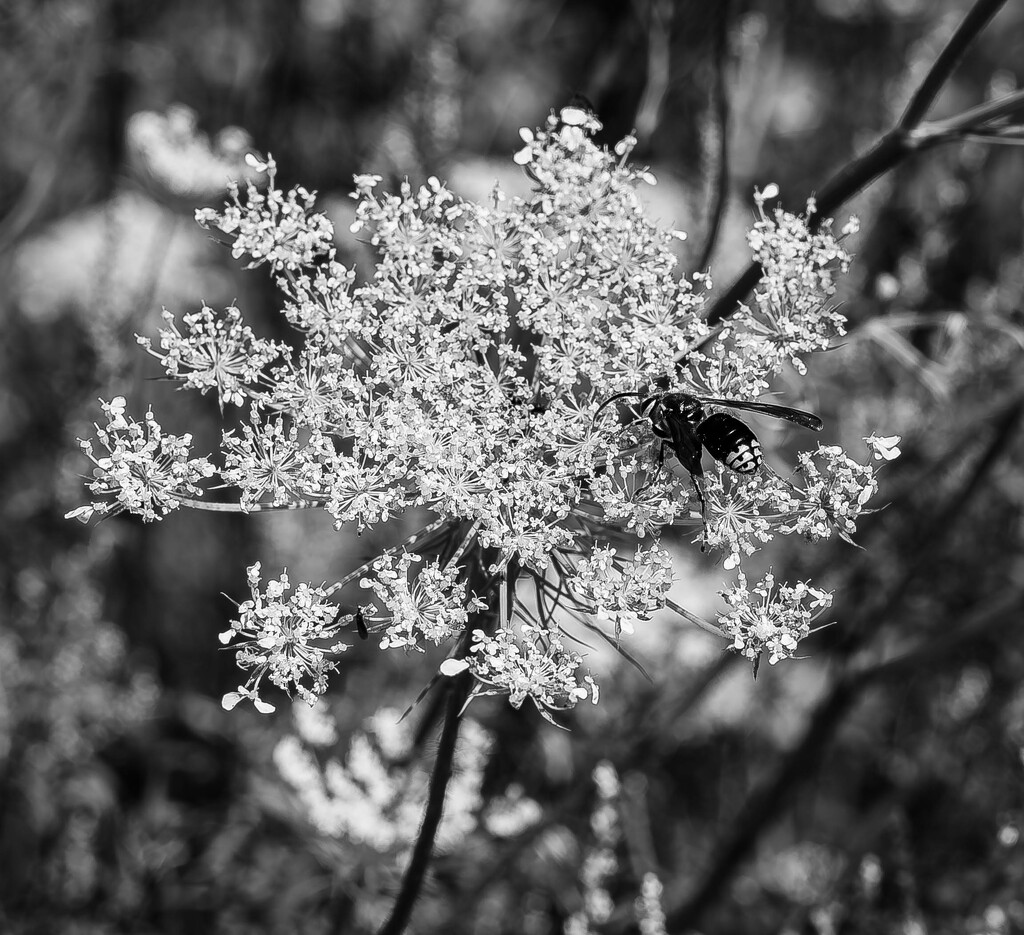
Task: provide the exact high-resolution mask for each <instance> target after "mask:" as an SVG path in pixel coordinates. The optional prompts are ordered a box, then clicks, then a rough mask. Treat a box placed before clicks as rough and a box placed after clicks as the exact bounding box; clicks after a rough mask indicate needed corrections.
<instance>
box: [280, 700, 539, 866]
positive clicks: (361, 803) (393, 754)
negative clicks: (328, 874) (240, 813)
mask: <svg viewBox="0 0 1024 935" xmlns="http://www.w3.org/2000/svg"><path fill="white" fill-rule="evenodd" d="M303 717H306V715H303ZM303 739H305V738H303ZM412 741H413V733H412V730H411V728H410V727H409V726H408V725H407V724H406V723H404V722H402V721H401V713H400V712H399V711H398V710H396V709H393V708H382V709H380V710H379V711H377V712H375V713H374V715H373V716H372V717H370V718H368V719H367V721H366V723H365V724H364V729H363V730H361V731H357V732H356V733H354V734H353V735H352V737H351V738H350V739H349V742H348V748H347V752H346V753H345V755H344V757H343V758H341V759H335V758H333V757H326V758H321V757H318V756H317V755H316V754H315V753H314V751H313V750H311V749H309V748H308V747H307V746H306V745H305V744H304V743H303V740H301V739H300V738H299V737H297V736H289V737H285V738H284V739H283V740H281V741H280V742H279V743H278V745H277V747H276V749H275V751H274V762H275V764H276V765H277V768H278V771H279V772H280V774H281V776H282V777H283V778H284V779H285V780H286V781H287V782H288V783H289V785H291V787H292V788H293V789H294V790H295V792H296V795H297V796H298V800H299V802H300V803H301V806H302V809H303V811H304V813H305V815H306V818H307V819H308V820H309V822H310V823H311V824H312V825H313V826H314V827H315V828H316V829H317V830H318V831H320V832H321V833H322V834H325V835H328V836H330V837H333V838H338V839H340V840H344V841H345V842H346V843H348V844H350V845H362V846H365V847H368V848H370V849H372V850H374V851H376V852H378V853H382V854H389V855H390V856H392V857H393V858H394V860H395V862H396V863H399V864H400V863H401V862H402V861H404V859H405V856H404V855H405V854H406V852H407V850H408V848H409V847H410V846H411V845H412V843H413V841H414V840H415V839H416V834H417V832H418V830H419V827H420V823H421V821H422V815H423V809H424V806H425V804H426V800H427V795H428V789H429V785H430V773H429V770H428V768H427V767H428V764H427V763H425V762H424V761H423V759H422V758H421V757H418V756H411V753H412ZM308 742H309V741H308V740H307V743H308ZM318 745H319V744H318ZM490 747H491V737H490V734H489V733H488V732H487V731H486V730H484V728H482V727H481V726H480V725H479V724H478V723H477V722H476V721H474V720H472V719H471V718H465V719H464V721H463V723H462V729H461V731H460V735H459V739H458V742H457V743H456V747H455V756H454V761H453V765H452V769H453V776H452V779H451V783H450V785H449V787H448V793H447V796H446V799H445V809H444V815H443V817H442V819H441V824H440V827H439V828H438V833H437V838H436V846H437V848H438V849H440V850H441V851H442V852H449V851H452V850H453V849H455V848H456V847H458V846H459V845H460V844H462V843H463V842H464V841H465V840H466V838H467V837H468V836H469V835H471V834H473V833H474V832H475V831H476V829H477V827H478V825H479V821H480V808H481V805H482V804H483V800H482V797H481V793H480V789H481V785H482V783H483V777H484V767H485V765H486V763H487V755H488V752H489V751H490ZM488 809H489V811H488V818H487V821H488V824H489V823H490V822H491V821H494V822H496V823H497V826H499V827H504V828H505V829H506V832H507V833H509V834H513V833H515V830H514V827H513V825H514V824H515V823H516V822H517V823H518V825H519V826H520V827H525V826H526V825H528V824H530V823H532V821H535V820H536V817H537V816H538V815H539V807H538V806H537V803H536V802H534V801H533V800H532V799H530V798H529V797H527V796H525V795H524V794H523V792H522V789H520V788H518V787H512V788H510V790H509V792H508V794H506V795H500V794H499V795H496V796H494V797H493V798H491V799H489V804H488ZM499 815H501V816H504V818H505V824H504V825H502V824H501V822H502V818H499V817H497V816H499ZM513 816H518V818H515V819H513ZM492 833H494V832H492ZM356 853H357V854H358V852H356ZM355 856H356V855H354V857H355Z"/></svg>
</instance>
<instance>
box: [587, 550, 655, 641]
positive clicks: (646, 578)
mask: <svg viewBox="0 0 1024 935" xmlns="http://www.w3.org/2000/svg"><path fill="white" fill-rule="evenodd" d="M569 580H570V582H571V584H570V587H571V590H572V592H573V594H574V595H575V596H576V598H577V599H578V600H580V601H581V602H584V604H585V606H586V609H587V611H588V612H589V613H591V614H594V615H595V616H597V617H600V618H607V619H610V620H613V621H614V622H615V633H616V636H618V634H619V633H620V632H621V631H622V630H625V631H626V632H627V633H630V632H632V625H633V622H634V621H638V620H650V619H651V617H653V616H654V614H655V613H656V612H657V611H659V610H661V608H662V607H664V606H665V596H666V595H667V594H668V590H669V588H670V587H671V586H672V556H671V555H669V553H668V552H667V551H666V550H665V549H663V548H661V547H660V546H655V547H653V548H650V549H643V550H641V549H637V551H636V555H635V556H634V558H633V560H632V561H630V560H623V559H621V558H619V556H618V555H616V550H615V549H614V548H612V547H611V546H600V545H599V546H596V547H595V548H594V550H593V551H592V552H591V553H590V555H589V556H588V557H587V558H585V559H583V560H582V561H581V562H580V563H579V565H578V566H577V567H576V571H575V573H574V574H573V575H572V577H571V578H570V579H569Z"/></svg>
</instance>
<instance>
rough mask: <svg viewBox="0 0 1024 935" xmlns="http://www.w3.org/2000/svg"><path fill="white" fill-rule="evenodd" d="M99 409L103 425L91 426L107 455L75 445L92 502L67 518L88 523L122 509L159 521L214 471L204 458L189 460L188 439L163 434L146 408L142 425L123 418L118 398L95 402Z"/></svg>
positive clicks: (85, 444) (124, 405) (199, 491)
mask: <svg viewBox="0 0 1024 935" xmlns="http://www.w3.org/2000/svg"><path fill="white" fill-rule="evenodd" d="M100 405H101V406H102V408H103V411H104V413H106V416H107V424H106V426H105V427H104V428H100V427H99V426H98V425H96V426H94V427H95V429H96V439H97V441H98V442H99V444H100V445H101V446H102V447H103V448H104V449H106V452H107V453H106V454H105V455H99V456H97V455H96V454H95V452H94V448H93V444H92V442H91V441H89V440H82V441H81V442H80V445H81V448H82V451H84V452H85V454H86V456H87V457H88V458H89V460H90V461H92V463H93V465H94V468H93V479H92V480H91V481H89V483H88V484H87V485H86V486H87V487H88V488H89V492H90V493H92V494H93V495H94V496H95V497H96V498H97V499H96V500H94V501H93V502H92V503H91V504H88V505H86V506H82V507H78V508H77V509H75V510H72V511H71V512H70V513H68V514H67V516H68V518H69V519H70V518H74V519H78V520H80V521H81V522H88V521H89V519H90V518H91V517H92V516H93V515H94V514H99V515H101V516H102V515H106V516H112V515H115V514H117V513H120V512H123V511H127V512H129V513H135V514H136V515H138V516H141V517H142V518H143V519H144V520H155V519H161V518H163V516H165V515H166V514H167V513H169V512H171V511H172V510H175V509H177V508H178V507H179V506H180V505H181V499H182V498H183V497H190V496H200V495H202V492H203V489H202V487H201V486H200V484H201V483H202V481H203V480H205V479H206V478H208V477H212V476H213V475H214V474H215V473H216V469H215V468H214V466H213V464H212V463H211V462H210V461H209V460H207V459H206V458H190V457H189V454H190V453H191V448H192V436H191V435H165V434H164V431H163V429H162V428H161V426H160V423H159V422H157V421H156V419H155V418H154V416H153V411H152V410H149V411H148V412H147V413H146V421H145V423H142V422H136V421H135V419H132V418H129V417H127V416H126V415H125V413H126V411H127V407H128V403H127V400H125V398H124V397H123V396H115V397H114V398H113V399H112V400H111V401H110V402H109V403H108V402H105V401H103V400H102V399H101V400H100Z"/></svg>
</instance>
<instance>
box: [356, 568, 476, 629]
mask: <svg viewBox="0 0 1024 935" xmlns="http://www.w3.org/2000/svg"><path fill="white" fill-rule="evenodd" d="M420 561H421V558H420V556H419V555H412V554H409V553H408V552H405V553H403V554H402V555H401V557H399V558H398V559H397V561H396V559H395V557H394V556H391V555H382V556H381V557H380V558H378V559H377V560H376V561H374V563H373V577H372V578H370V577H368V578H364V579H363V580H362V581H360V582H359V584H360V586H361V587H364V588H369V589H371V590H372V591H373V593H374V596H375V597H376V598H377V600H378V601H379V602H380V603H381V605H382V606H383V607H384V608H385V610H384V612H382V613H381V612H377V611H376V609H375V608H374V607H373V606H372V605H367V606H365V607H363V608H360V610H361V612H362V613H363V617H364V621H365V623H366V625H367V626H373V627H374V629H381V628H383V629H384V637H383V638H382V639H381V641H380V647H381V649H391V648H394V649H397V648H405V649H420V648H421V647H420V641H421V640H427V641H429V642H431V643H433V644H434V645H435V646H437V645H440V644H441V643H443V642H445V641H446V640H451V639H454V638H455V637H457V636H458V635H459V634H460V633H461V632H462V631H463V630H464V629H465V628H466V625H467V624H468V623H469V615H470V614H471V613H472V612H473V611H476V610H483V609H484V607H485V606H486V605H485V604H484V602H483V601H481V600H479V599H478V598H475V597H473V598H470V597H468V596H467V594H466V582H465V581H460V580H459V569H458V568H452V567H446V568H441V567H440V566H439V565H438V563H437V562H436V561H435V562H430V563H428V564H427V565H425V566H424V567H423V568H422V569H420V570H419V573H418V574H417V575H416V576H415V577H411V576H410V574H409V572H410V568H411V566H412V565H413V563H417V562H420Z"/></svg>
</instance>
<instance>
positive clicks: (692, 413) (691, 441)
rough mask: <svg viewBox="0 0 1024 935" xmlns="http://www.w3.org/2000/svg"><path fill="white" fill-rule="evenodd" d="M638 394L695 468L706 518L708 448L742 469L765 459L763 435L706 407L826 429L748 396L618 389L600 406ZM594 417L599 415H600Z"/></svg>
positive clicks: (658, 430) (662, 433)
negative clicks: (705, 455) (705, 458)
mask: <svg viewBox="0 0 1024 935" xmlns="http://www.w3.org/2000/svg"><path fill="white" fill-rule="evenodd" d="M628 397H637V398H639V400H640V402H639V403H638V404H637V406H636V409H637V411H638V412H639V413H640V414H641V415H642V416H643V417H644V418H646V419H649V420H650V423H651V430H652V431H653V432H654V434H655V435H657V436H658V438H662V439H664V440H665V441H667V442H668V443H669V445H670V446H671V447H672V450H673V451H674V452H675V455H676V457H677V458H678V459H679V461H680V463H681V464H682V465H683V467H684V468H686V470H687V471H689V473H690V477H691V478H692V480H693V487H694V490H696V492H697V500H698V501H699V503H700V511H701V516H704V517H705V518H706V505H705V502H704V490H703V482H704V468H703V466H702V465H701V456H702V454H703V449H705V448H706V449H707V452H708V454H710V455H711V457H712V458H714V459H715V460H716V461H720V462H721V463H722V464H724V465H725V466H726V467H727V468H729V470H731V471H735V472H736V473H737V474H754V473H755V472H756V471H757V469H758V468H760V467H761V465H762V464H763V463H764V458H763V456H762V454H761V443H760V442H759V441H758V440H757V436H756V435H755V434H754V433H753V432H752V431H751V430H750V429H749V428H748V427H747V425H746V424H744V423H743V422H741V421H740V420H739V419H737V418H736V417H735V416H731V415H729V414H728V413H725V412H712V413H710V414H709V413H708V412H707V411H706V410H705V408H704V407H705V406H706V405H708V406H727V407H729V408H730V409H745V410H747V411H749V412H760V413H762V414H764V415H766V416H772V417H774V418H776V419H786V420H787V421H789V422H795V423H796V424H797V425H802V426H803V427H804V428H806V429H812V430H813V431H815V432H820V431H821V428H822V421H821V419H819V418H818V417H817V416H816V415H814V413H811V412H804V411H803V410H802V409H791V408H789V407H788V406H776V405H773V404H772V403H758V402H750V401H748V400H744V399H718V398H717V397H714V396H695V395H694V394H692V393H684V392H681V391H678V390H677V391H672V392H665V393H653V394H651V395H650V396H644V394H643V393H616V394H615V395H614V396H612V397H610V398H609V399H606V400H605V401H604V402H603V403H602V404H601V406H600V408H599V409H598V410H597V412H598V413H600V411H601V409H604V407H605V406H607V405H609V404H610V403H612V402H615V401H616V400H618V399H626V398H628ZM594 418H595V419H596V418H597V414H595V416H594Z"/></svg>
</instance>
